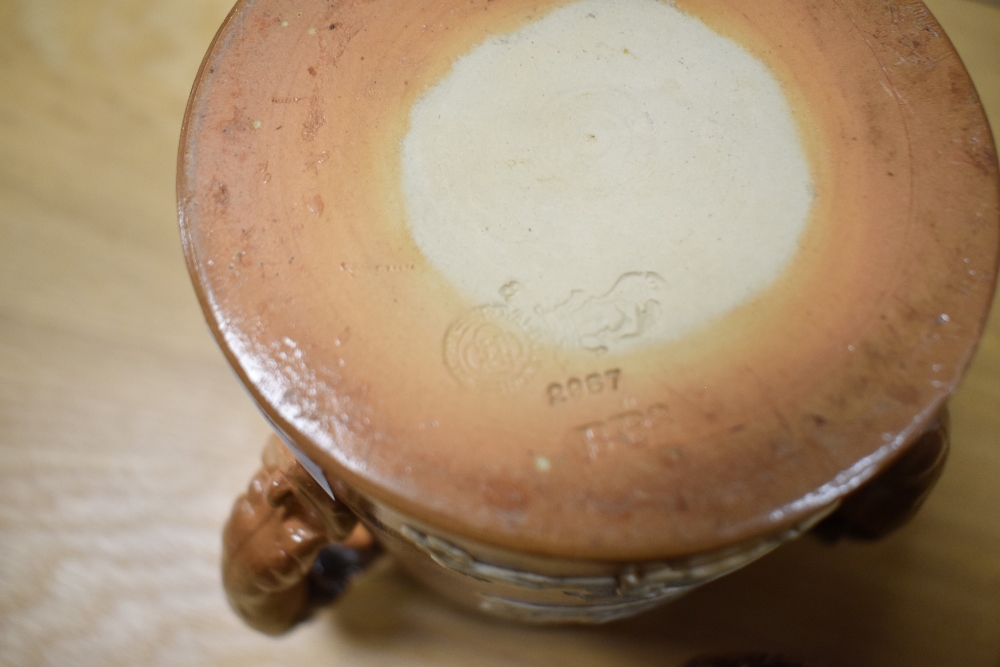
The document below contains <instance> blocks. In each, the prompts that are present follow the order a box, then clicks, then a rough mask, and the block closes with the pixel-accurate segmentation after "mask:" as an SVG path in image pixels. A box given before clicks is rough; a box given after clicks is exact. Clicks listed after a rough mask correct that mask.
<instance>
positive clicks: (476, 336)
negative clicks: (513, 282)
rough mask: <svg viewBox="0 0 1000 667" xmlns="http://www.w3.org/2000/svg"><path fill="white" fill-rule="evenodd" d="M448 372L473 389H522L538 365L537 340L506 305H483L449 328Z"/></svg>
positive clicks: (447, 345) (446, 340) (445, 353)
mask: <svg viewBox="0 0 1000 667" xmlns="http://www.w3.org/2000/svg"><path fill="white" fill-rule="evenodd" d="M444 361H445V364H446V365H447V366H448V370H449V371H451V374H452V375H454V376H455V379H457V380H458V381H459V382H460V383H462V385H464V386H465V387H467V388H469V389H478V390H483V391H499V392H509V391H515V390H517V389H520V388H521V387H522V386H523V385H524V383H525V381H526V380H527V379H528V377H530V376H531V374H532V373H534V371H535V369H536V367H537V366H538V352H537V349H536V342H535V337H534V336H533V335H532V334H531V333H530V332H529V331H528V330H527V329H526V328H525V326H524V324H522V323H521V322H520V321H519V318H518V317H517V315H516V313H514V312H512V311H511V310H510V309H509V308H507V307H506V306H503V305H489V306H480V307H478V308H474V309H472V310H470V311H469V312H467V313H466V314H465V315H463V316H462V317H460V318H459V319H458V320H456V321H455V322H454V323H453V324H452V325H451V327H449V328H448V332H447V334H445V338H444Z"/></svg>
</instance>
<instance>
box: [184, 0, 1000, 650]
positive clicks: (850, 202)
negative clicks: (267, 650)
mask: <svg viewBox="0 0 1000 667" xmlns="http://www.w3.org/2000/svg"><path fill="white" fill-rule="evenodd" d="M178 192H179V210H180V220H181V230H182V237H183V243H184V250H185V253H186V256H187V261H188V267H189V269H190V272H191V276H192V279H193V282H194V285H195V288H196V291H197V293H198V297H199V299H200V301H201V305H202V308H203V309H204V312H205V316H206V318H207V320H208V323H209V325H210V327H211V330H212V332H213V333H214V335H215V337H216V339H217V341H218V343H219V345H220V347H221V348H222V350H223V352H224V353H225V355H226V357H227V358H228V360H229V362H230V364H231V365H232V367H233V369H234V370H235V371H236V374H237V375H238V377H239V379H240V380H241V381H242V383H243V384H244V385H245V386H246V388H247V390H248V391H249V393H250V395H251V396H252V398H253V400H254V401H255V402H256V404H257V405H258V406H259V407H260V409H261V410H262V411H263V413H264V414H265V415H266V416H267V418H268V419H269V420H270V422H271V423H272V424H273V426H274V429H275V432H276V434H277V436H279V437H280V440H279V439H278V437H276V438H275V440H274V441H272V442H271V443H269V444H268V446H267V449H266V451H265V457H264V467H263V468H262V469H261V472H260V473H259V474H258V475H257V476H256V477H255V479H254V480H253V482H252V483H251V485H250V488H249V490H248V491H247V493H246V494H245V495H244V496H241V497H240V499H239V500H238V501H237V504H236V506H235V507H234V510H233V515H232V517H231V519H230V522H229V524H228V525H227V527H226V530H225V537H224V544H225V562H224V564H223V570H224V580H225V583H226V587H227V592H228V593H229V596H230V600H231V602H232V604H233V606H234V608H235V609H236V610H237V611H238V612H239V613H241V614H242V615H243V616H244V618H246V619H247V620H248V621H249V622H250V623H251V624H252V625H254V626H255V627H257V628H259V629H261V630H264V631H267V632H274V633H277V632H281V631H284V630H286V629H287V628H288V627H290V626H291V625H293V624H294V623H295V622H296V621H298V620H301V619H302V618H304V617H305V616H307V615H308V614H309V612H310V611H311V610H312V609H313V608H315V607H316V606H317V605H319V604H322V603H324V602H326V601H329V600H331V599H332V598H334V597H336V595H337V594H338V593H339V592H340V590H342V588H343V586H344V585H345V582H346V580H347V579H348V578H349V577H350V575H352V574H353V573H355V572H358V571H360V570H362V569H363V568H364V567H365V565H366V564H367V563H368V562H370V560H371V559H372V558H374V557H375V555H376V554H377V553H378V552H379V551H380V550H381V549H384V550H385V551H387V552H389V553H390V554H391V556H392V557H393V558H395V559H396V560H397V561H398V562H399V564H400V565H401V566H403V567H404V568H406V569H407V570H408V571H410V572H411V573H412V574H413V575H414V576H416V577H417V578H418V579H420V580H422V581H424V582H426V583H427V584H428V585H429V586H431V587H433V588H435V589H437V590H438V591H440V592H441V593H443V594H445V595H447V596H449V597H451V598H453V599H454V600H457V601H458V602H460V603H463V604H466V605H468V606H470V607H473V608H475V609H478V610H481V611H483V612H487V613H490V614H494V615H497V616H502V617H507V618H514V619H521V620H526V621H538V622H560V621H573V622H581V621H582V622H600V621H607V620H612V619H616V618H620V617H624V616H627V615H631V614H635V613H638V612H640V611H642V610H645V609H648V608H650V607H652V606H654V605H656V604H659V603H661V602H663V601H666V600H669V599H671V598H674V597H676V596H677V595H680V594H682V593H683V592H685V591H687V590H689V589H691V588H692V587H694V586H697V585H699V584H701V583H704V582H707V581H709V580H711V579H713V578H716V577H719V576H721V575H724V574H726V573H727V572H730V571H732V570H734V569H737V568H739V567H741V566H743V565H745V564H747V563H749V562H751V561H753V560H754V559H756V558H759V557H761V556H763V555H764V554H766V553H767V552H768V551H770V550H772V549H774V548H775V547H777V546H778V545H780V544H781V543H782V542H785V541H787V540H789V539H792V538H794V537H796V536H798V535H800V534H801V533H802V532H804V531H806V530H810V529H812V528H814V527H816V526H818V527H819V528H818V530H819V532H820V533H821V534H822V535H825V536H826V537H828V538H831V539H836V538H839V537H843V536H851V537H860V538H875V537H879V536H881V535H883V534H885V533H887V532H888V531H890V530H891V529H893V528H894V527H896V526H898V525H899V524H901V523H902V522H903V521H905V519H906V518H907V517H908V516H909V515H910V514H911V513H912V511H913V510H914V509H915V508H916V507H917V506H919V504H920V502H921V501H922V499H923V498H924V496H925V495H926V493H927V491H928V489H929V488H930V486H931V485H932V483H933V482H934V480H935V479H936V478H937V475H938V474H939V472H940V470H941V465H942V463H943V461H944V458H945V454H946V452H947V437H946V436H947V434H946V418H945V415H944V409H945V403H946V401H947V399H948V396H949V395H950V394H951V393H952V392H953V391H954V389H955V387H956V385H957V383H958V382H959V380H960V378H961V376H962V374H963V372H964V370H965V368H966V366H967V365H968V363H969V360H970V358H971V355H972V353H973V351H974V348H975V345H976V342H977V340H978V338H979V336H980V334H981V331H982V328H983V325H984V321H985V318H986V314H987V310H988V307H989V303H990V300H991V297H992V294H993V289H994V284H995V281H996V272H997V256H998V208H997V207H998V178H997V160H996V154H995V149H994V143H993V139H992V137H991V134H990V130H989V128H988V126H987V123H986V120H985V117H984V115H983V111H982V108H981V106H980V104H979V101H978V98H977V95H976V92H975V90H974V89H973V87H972V85H971V83H970V81H969V79H968V76H967V74H966V72H965V70H964V68H963V66H962V64H961V62H960V60H959V59H958V57H957V56H956V54H955V52H954V50H953V48H952V46H951V44H950V43H949V41H948V39H947V37H946V36H945V35H944V34H943V32H942V31H941V28H940V26H939V25H938V24H937V23H936V22H935V20H934V18H933V17H932V16H931V15H930V14H929V12H928V11H927V9H926V8H925V7H924V6H923V5H922V4H921V3H919V2H911V1H907V0H887V1H885V2H871V1H870V0H831V1H830V2H824V3H806V2H800V1H798V0H725V1H723V0H676V1H675V2H668V1H666V0H575V1H564V0H461V1H459V0H434V1H433V2H430V1H427V2H424V1H415V0H364V1H362V0H334V1H332V2H325V1H324V2H318V1H316V0H241V2H240V3H239V4H238V5H237V6H236V8H235V9H234V10H233V12H232V13H231V15H230V16H229V18H228V19H227V21H226V23H225V25H224V26H223V27H222V29H221V30H220V32H219V34H218V36H217V38H216V40H215V42H214V43H213V45H212V47H211V49H210V50H209V53H208V55H207V56H206V59H205V62H204V64H203V66H202V69H201V72H200V73H199V76H198V80H197V82H196V84H195V86H194V90H193V93H192V95H191V101H190V105H189V108H188V112H187V116H186V122H185V126H184V130H183V137H182V140H181V151H180V166H179V185H178ZM358 521H360V524H358Z"/></svg>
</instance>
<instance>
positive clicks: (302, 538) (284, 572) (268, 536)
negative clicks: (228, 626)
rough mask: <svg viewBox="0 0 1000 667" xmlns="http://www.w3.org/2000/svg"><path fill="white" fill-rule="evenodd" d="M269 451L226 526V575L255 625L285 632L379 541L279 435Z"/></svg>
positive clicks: (239, 607) (362, 563)
mask: <svg viewBox="0 0 1000 667" xmlns="http://www.w3.org/2000/svg"><path fill="white" fill-rule="evenodd" d="M262 458H263V463H264V465H263V467H262V468H261V469H260V470H258V471H257V473H256V474H255V475H254V477H253V479H252V480H251V481H250V484H249V487H248V488H247V491H246V493H244V494H243V495H241V496H240V497H239V498H238V499H237V500H236V503H235V504H234V505H233V510H232V513H231V515H230V517H229V521H228V522H227V524H226V527H225V531H224V532H223V562H222V578H223V584H224V585H225V589H226V594H227V596H228V598H229V603H230V605H231V606H232V607H233V609H234V610H235V611H236V612H237V613H238V614H239V615H240V616H241V617H242V618H243V619H244V620H245V621H246V622H247V623H248V624H249V625H250V626H251V627H253V628H255V629H257V630H260V631H261V632H264V633H267V634H281V633H283V632H286V631H287V630H289V629H291V627H292V626H294V625H295V624H296V623H298V622H299V621H302V620H304V619H305V618H306V617H308V616H309V615H310V614H311V613H312V612H313V611H314V610H315V609H316V608H317V607H318V606H320V605H322V604H326V603H328V602H330V601H332V600H333V599H334V598H335V597H337V596H339V594H340V593H341V592H343V590H344V588H345V587H346V585H347V581H348V579H349V578H350V577H352V576H354V575H355V574H357V573H359V572H361V571H362V570H363V569H364V568H365V567H366V566H367V565H368V564H369V563H370V562H371V561H372V560H374V558H375V557H376V556H377V555H378V552H379V548H378V546H377V544H376V543H375V542H374V540H373V539H372V538H371V536H370V535H369V534H368V532H367V531H366V530H365V529H364V528H363V527H361V526H359V525H358V522H357V518H356V517H355V516H354V515H353V514H352V513H351V512H350V511H349V510H348V509H347V508H346V507H345V506H344V505H343V504H341V503H339V502H337V501H334V500H333V499H332V498H330V497H329V496H328V495H327V494H326V492H325V491H324V490H323V489H322V488H321V487H320V486H319V484H317V483H316V481H315V480H313V479H312V477H310V476H309V474H308V472H306V470H305V469H304V468H303V467H302V466H301V464H299V462H298V461H297V460H296V459H295V457H294V456H293V455H292V454H291V452H289V451H288V449H287V448H286V447H285V446H284V445H283V444H282V443H281V441H280V440H279V439H278V438H277V437H276V436H272V437H271V438H270V440H269V441H268V444H267V446H266V447H265V449H264V453H263V457H262ZM337 542H342V543H341V544H335V543H337Z"/></svg>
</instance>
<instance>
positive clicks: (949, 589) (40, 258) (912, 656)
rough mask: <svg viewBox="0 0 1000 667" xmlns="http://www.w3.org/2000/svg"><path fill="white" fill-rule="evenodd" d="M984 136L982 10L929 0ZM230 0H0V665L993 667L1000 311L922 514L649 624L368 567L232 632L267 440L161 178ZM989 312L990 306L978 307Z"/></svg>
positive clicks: (783, 559)
mask: <svg viewBox="0 0 1000 667" xmlns="http://www.w3.org/2000/svg"><path fill="white" fill-rule="evenodd" d="M929 4H930V6H931V8H932V10H933V11H934V13H935V14H936V15H937V16H938V18H939V19H940V20H941V22H942V23H943V24H944V26H945V28H946V30H947V31H948V33H949V34H950V36H951V37H952V39H953V40H954V42H955V43H956V46H957V47H958V50H959V52H960V53H961V54H962V56H963V58H964V59H965V61H966V64H967V65H968V67H969V69H970V71H971V73H972V76H973V78H974V79H975V81H976V82H977V85H978V86H979V90H980V93H981V95H982V98H983V101H984V103H985V104H986V106H987V108H988V111H989V114H990V116H991V118H992V121H993V125H994V126H995V127H998V128H1000V6H998V5H997V4H995V3H990V2H974V1H973V0H933V2H930V3H929ZM228 9H229V0H0V664H3V665H56V666H60V667H61V666H66V665H185V666H191V665H240V666H241V667H250V666H253V665H338V666H341V665H343V666H348V665H351V666H353V665H456V666H459V665H460V666H463V667H465V666H473V665H490V666H493V665H573V666H574V667H588V666H594V667H597V666H600V667H615V666H619V665H622V666H624V665H630V666H632V665H665V666H667V667H673V666H677V667H679V666H680V665H682V664H683V663H684V662H686V661H687V660H689V659H690V658H692V657H694V656H695V655H698V654H702V653H705V652H710V651H711V652H719V651H735V650H741V651H751V650H754V651H770V652H783V653H786V654H788V655H793V656H797V657H799V658H800V659H803V660H805V661H806V662H807V664H809V665H817V666H823V665H825V666H838V665H849V666H861V665H877V666H880V667H885V666H891V665H900V666H903V665H906V666H911V665H928V666H930V665H933V666H935V667H938V666H942V665H948V666H951V665H956V666H965V665H969V666H973V665H975V666H981V667H1000V482H998V480H1000V446H998V443H1000V318H998V317H996V316H994V318H993V320H992V324H991V326H990V329H989V331H988V333H987V335H986V338H985V340H984V342H983V344H982V347H981V349H980V351H979V354H978V356H977V358H976V360H975V363H974V366H973V368H972V370H971V372H970V373H969V375H968V378H967V379H966V381H965V383H964V385H963V386H962V388H961V390H960V391H959V393H958V394H957V395H956V396H955V398H954V401H953V403H952V410H953V412H952V414H953V421H954V443H955V446H954V451H953V455H952V458H951V461H950V463H949V466H948V469H947V471H946V473H945V475H944V477H943V479H942V481H941V483H940V486H939V487H938V489H937V491H936V492H935V494H934V495H933V496H932V497H931V499H930V501H929V502H928V504H927V505H926V507H925V509H924V511H923V512H922V513H921V515H920V516H919V517H918V518H917V520H915V521H914V522H913V523H912V524H911V525H910V526H908V527H907V528H905V529H904V530H902V531H901V532H899V533H898V534H896V535H895V536H893V537H892V538H891V539H888V540H886V541H884V542H882V543H879V544H876V545H856V544H850V545H847V544H845V545H839V546H836V547H828V546H825V545H822V544H820V543H818V542H817V541H815V540H813V539H804V540H801V541H799V542H797V543H795V544H792V545H789V546H787V547H785V548H783V549H780V550H779V551H778V552H776V553H774V554H773V555H771V556H769V557H768V558H765V559H764V560H762V561H760V562H758V563H757V564H755V565H753V566H751V567H749V568H747V569H746V570H744V571H741V572H739V573H737V574H735V575H733V576H731V577H729V578H726V579H723V580H721V581H718V582H716V583H713V584H711V585H709V586H706V587H705V588H703V589H701V590H699V591H696V592H695V593H693V594H691V595H689V596H688V597H686V598H684V599H683V600H681V601H679V602H677V603H675V604H673V605H671V606H668V607H665V608H663V609H662V610H659V611H656V612H653V613H650V614H647V615H645V616H642V617H639V618H636V619H633V620H630V621H625V622H620V623H617V624H613V625H609V626H604V627H597V628H574V627H571V628H562V629H537V628H527V627H521V626H517V625H511V624H505V623H499V622H495V621H491V620H488V619H484V618H480V617H478V616H475V615H470V614H467V613H465V612H463V611H461V610H458V609H456V608H454V607H452V606H451V605H450V604H448V603H447V602H444V601H442V600H440V599H438V598H436V597H435V596H434V595H432V594H430V593H428V592H425V591H424V590H422V589H421V588H419V587H418V586H417V585H415V584H414V583H412V582H411V581H410V580H409V579H407V578H406V576H404V575H403V574H401V573H400V572H398V571H397V570H396V569H395V568H394V567H393V565H392V564H391V563H389V562H386V563H383V564H382V565H381V566H380V567H378V568H377V569H376V570H375V571H374V572H372V573H371V574H370V575H367V576H366V577H365V578H363V579H362V580H360V581H358V582H357V584H356V586H355V587H354V589H353V590H352V591H351V592H350V593H349V594H348V595H347V596H346V598H345V599H344V600H343V601H342V603H341V604H340V606H339V607H338V608H337V609H336V610H334V611H330V612H327V613H324V614H322V615H320V616H319V617H318V618H317V619H315V620H314V621H313V622H311V623H309V624H308V625H306V626H304V627H302V628H300V629H299V630H297V631H296V632H294V633H293V634H291V635H290V636H288V637H285V638H282V639H280V640H274V639H269V638H266V637H263V636H260V635H257V634H255V633H253V632H252V631H250V630H248V629H246V628H244V627H243V626H242V625H241V623H240V622H239V621H238V620H237V619H236V617H235V616H233V615H232V614H231V613H230V611H229V609H228V608H227V606H226V603H225V600H224V597H223V593H222V589H221V585H220V583H219V574H218V566H217V563H218V560H219V552H220V541H219V534H220V528H221V525H222V523H223V521H224V520H225V518H226V516H227V513H228V510H229V506H230V503H231V502H232V499H233V498H234V497H235V495H236V494H237V493H238V492H239V491H240V490H241V489H242V488H243V487H244V485H245V483H246V481H247V480H248V479H249V476H250V475H251V473H252V472H253V470H254V469H255V468H256V465H257V461H258V454H259V451H260V448H261V446H262V444H263V442H264V438H265V435H266V434H267V432H268V427H267V426H266V424H265V423H264V421H263V420H262V419H261V418H260V417H259V416H258V414H257V412H256V410H255V408H254V407H253V406H252V404H251V403H250V400H249V399H248V398H247V396H246V395H245V394H244V393H243V391H242V389H241V388H240V386H239V385H238V383H237V381H236V380H235V378H234V376H233V375H232V373H231V372H230V371H229V369H228V367H227V366H226V364H225V361H224V360H223V357H222V355H221V353H219V351H218V350H217V349H216V348H215V345H214V343H213V341H212V339H211V338H210V336H209V334H208V332H207V329H206V328H205V326H204V324H203V322H202V319H201V313H200V311H199V309H198V306H197V303H196V301H195V297H194V294H193V292H192V289H191V287H190V286H189V282H188V277H187V273H186V270H185V267H184V261H183V258H182V256H181V251H180V244H179V241H178V233H177V228H176V221H175V206H174V191H173V187H174V165H175V155H176V146H177V137H178V133H179V130H180V123H181V117H182V114H183V110H184V104H185V101H186V99H187V94H188V91H189V88H190V85H191V82H192V80H193V78H194V75H195V72H196V70H197V68H198V64H199V62H200V59H201V57H202V54H203V53H204V51H205V49H206V48H207V46H208V44H209V41H210V40H211V38H212V35H213V33H214V31H215V29H216V27H217V26H218V25H219V24H220V23H221V21H222V19H223V17H224V16H225V14H226V12H227V11H228ZM995 315H996V314H995Z"/></svg>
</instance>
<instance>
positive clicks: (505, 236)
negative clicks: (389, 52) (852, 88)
mask: <svg viewBox="0 0 1000 667" xmlns="http://www.w3.org/2000/svg"><path fill="white" fill-rule="evenodd" d="M400 153H401V182H402V189H403V195H404V200H405V207H406V217H407V224H408V225H409V229H410V232H411V234H412V237H413V239H414V241H415V243H416V244H417V246H418V247H419V248H420V250H421V252H422V253H423V254H424V255H425V257H426V258H427V259H428V260H429V262H430V263H431V264H432V265H433V266H435V267H436V268H437V269H438V270H439V271H440V272H441V273H442V274H443V275H444V276H445V277H446V278H447V279H448V280H449V281H450V282H451V283H452V284H453V285H454V286H455V288H456V289H457V290H458V291H459V292H460V293H461V294H463V295H464V296H465V297H466V298H468V299H469V300H470V301H471V302H473V303H475V304H477V305H491V304H504V305H505V306H506V307H508V308H510V309H513V310H515V311H516V312H517V313H518V315H519V317H520V318H522V319H523V320H525V321H526V322H528V326H529V327H530V328H531V329H533V330H535V331H537V332H539V333H540V334H541V335H543V336H544V337H546V338H548V339H550V340H553V341H556V342H558V343H559V344H561V345H564V346H566V347H568V348H573V349H581V348H582V349H590V350H594V351H601V352H604V351H621V350H626V349H631V348H635V347H638V346H643V345H649V344H654V343H658V342H664V341H671V340H677V339H680V338H682V337H684V336H686V335H688V334H690V333H692V332H695V331H697V330H698V329H701V328H703V327H704V326H706V325H708V324H709V323H711V322H712V321H714V320H716V319H717V318H719V317H720V316H722V315H724V314H726V313H727V312H730V311H731V310H733V309H734V308H736V307H737V306H739V305H740V304H742V303H744V302H746V301H747V300H748V299H750V298H752V297H753V296H754V295H756V294H758V293H760V292H761V291H762V290H763V289H765V288H766V287H768V286H769V285H770V284H772V283H773V282H774V281H775V280H776V278H777V277H778V276H779V275H780V274H781V272H782V270H783V269H784V268H785V267H786V266H787V265H788V263H789V261H790V260H791V258H792V257H793V256H794V254H795V252H796V250H797V249H798V246H799V239H800V236H801V234H802V232H803V229H804V228H805V226H806V223H807V220H808V217H809V210H810V206H811V203H812V199H813V194H812V183H811V175H810V171H809V166H808V163H807V159H806V156H805V152H804V149H803V146H802V141H801V139H800V136H799V132H798V128H797V126H796V123H795V120H794V118H793V115H792V111H791V107H790V105H789V103H788V100H787V98H786V97H785V94H784V93H783V91H782V89H781V86H780V84H779V83H778V81H777V80H776V78H775V77H774V75H773V74H772V73H771V71H770V70H769V69H768V67H767V66H766V65H765V64H764V63H763V62H762V61H760V60H758V59H757V58H755V57H754V56H752V55H751V54H749V53H748V52H747V51H746V50H745V49H743V48H742V47H741V46H740V45H739V44H737V43H736V42H734V41H732V40H730V39H728V38H726V37H723V36H721V35H719V34H717V33H715V32H713V31H712V30H711V29H710V28H708V27H707V26H706V25H705V24H704V23H702V22H701V21H699V20H698V19H695V18H693V17H691V16H689V15H687V14H685V13H683V12H681V11H680V10H678V9H676V8H675V7H673V6H672V5H670V4H667V3H665V2H659V1H657V0H583V1H582V2H577V3H574V4H571V5H568V6H565V7H562V8H560V9H557V10H555V11H553V12H551V13H549V14H547V15H546V16H544V17H543V18H541V19H539V20H538V21H535V22H533V23H530V24H528V25H526V26H524V27H522V28H520V29H518V30H516V31H514V32H512V33H509V34H504V35H499V36H496V37H493V38H491V39H488V40H486V41H485V42H483V43H481V44H480V45H479V46H477V47H476V48H474V49H473V50H472V51H470V52H469V53H467V54H465V55H464V56H462V57H460V58H458V59H457V60H456V61H455V62H454V63H453V65H452V68H451V71H450V72H449V73H448V74H447V75H445V76H444V77H443V78H442V79H441V80H440V81H439V82H437V83H436V84H435V85H433V86H432V87H431V88H430V89H428V90H427V91H426V92H425V93H424V94H423V96H422V97H421V98H420V99H419V100H418V101H417V102H416V103H415V104H414V105H413V107H412V109H411V112H410V129H409V131H408V133H407V134H406V136H405V137H404V139H403V141H402V145H401V152H400Z"/></svg>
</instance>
